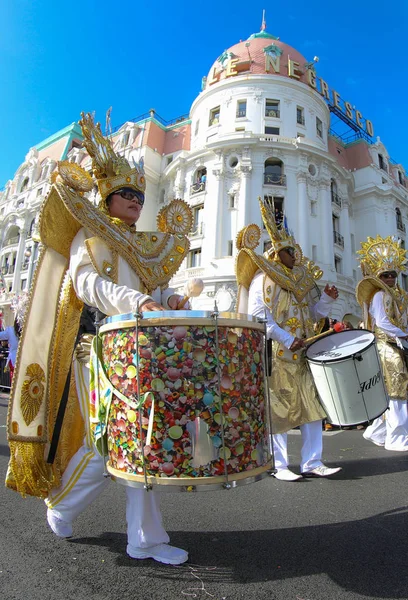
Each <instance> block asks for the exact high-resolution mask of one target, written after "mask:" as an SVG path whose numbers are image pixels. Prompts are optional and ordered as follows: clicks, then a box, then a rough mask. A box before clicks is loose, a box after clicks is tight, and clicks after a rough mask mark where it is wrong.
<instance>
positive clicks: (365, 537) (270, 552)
mask: <svg viewBox="0 0 408 600" xmlns="http://www.w3.org/2000/svg"><path fill="white" fill-rule="evenodd" d="M367 502H369V499H367ZM407 509H408V507H407V506H404V507H401V508H399V509H396V510H393V511H388V512H384V513H381V514H378V515H376V516H374V517H371V518H368V519H363V520H357V521H349V522H345V523H338V524H330V525H320V526H306V527H296V528H286V529H275V530H274V529H271V530H268V531H229V532H228V531H225V532H219V531H207V532H199V533H197V532H182V531H173V532H170V536H171V541H172V543H173V544H175V545H179V546H180V547H182V548H186V549H188V550H189V552H190V563H186V564H185V565H182V566H180V567H173V568H170V567H166V566H164V565H161V564H159V563H153V562H152V561H149V562H151V577H153V578H160V579H163V578H164V579H169V580H172V579H175V578H180V576H181V574H182V573H183V572H185V574H186V575H187V574H189V575H191V572H192V570H194V569H196V570H197V572H199V577H200V580H202V581H204V582H210V581H215V580H216V581H218V582H219V583H241V584H244V583H256V582H265V581H278V580H283V579H287V578H296V577H308V576H311V575H315V574H321V573H324V574H326V575H327V577H329V578H330V579H331V580H332V581H334V582H336V584H337V585H338V586H339V587H340V588H342V589H344V590H347V591H350V592H354V593H357V594H361V595H362V596H365V597H369V598H394V599H398V598H401V599H404V600H406V598H407V589H408V570H407V569H406V553H407V535H406V523H407V517H408V515H407ZM71 543H73V544H89V545H96V546H105V547H107V548H109V549H110V550H111V551H112V552H115V553H118V554H121V556H119V557H118V559H117V561H118V564H119V566H124V565H126V566H127V567H129V566H134V567H135V568H138V567H140V566H141V564H142V563H143V564H146V561H140V562H139V561H134V560H133V561H132V560H131V559H128V558H127V557H126V556H123V554H122V553H123V548H124V546H125V545H126V536H125V535H124V534H117V533H106V534H104V535H102V536H101V537H99V538H85V539H84V538H82V539H74V540H72V541H71Z"/></svg>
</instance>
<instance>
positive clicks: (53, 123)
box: [0, 0, 408, 188]
mask: <svg viewBox="0 0 408 600" xmlns="http://www.w3.org/2000/svg"><path fill="white" fill-rule="evenodd" d="M2 4H3V6H2V23H1V35H0V57H1V59H0V81H1V82H2V93H1V94H0V114H1V116H2V118H1V122H2V124H1V138H2V139H1V143H2V150H3V151H2V153H1V162H0V188H2V187H3V185H4V184H5V183H6V182H7V180H8V179H12V178H13V177H14V173H15V171H16V170H17V168H18V167H19V165H20V164H21V163H22V162H24V157H25V155H26V153H27V152H28V150H29V149H30V147H32V146H34V145H36V144H38V143H39V142H41V141H43V140H44V139H45V138H47V137H48V136H50V135H52V134H53V133H55V132H56V131H58V130H59V129H62V128H63V127H66V126H67V125H69V124H70V123H72V122H73V121H76V120H78V118H79V115H80V112H81V111H82V110H85V111H96V116H97V119H99V120H101V122H102V123H103V122H104V118H105V113H106V110H107V108H109V107H110V106H112V107H113V108H112V127H115V126H117V125H120V124H121V123H123V122H124V121H126V120H127V119H132V118H134V117H137V116H139V115H140V114H142V113H144V112H147V111H148V110H149V109H150V108H155V109H156V111H157V113H158V114H159V115H160V116H162V117H163V118H164V119H166V120H170V119H173V118H175V117H177V116H180V115H182V114H184V113H188V112H189V109H190V106H191V104H192V102H193V100H194V99H195V97H196V96H197V95H198V93H199V91H200V85H201V78H202V77H203V75H207V74H208V71H209V69H210V67H211V65H212V63H213V62H214V61H215V60H216V59H217V58H218V56H219V55H220V54H221V53H222V52H223V51H224V50H225V49H227V48H229V47H230V46H232V45H234V44H235V43H237V42H239V41H240V40H244V39H247V38H248V37H249V36H250V35H251V34H252V33H255V32H257V31H259V29H260V26H261V21H262V10H263V9H265V10H266V23H267V31H268V32H269V33H271V34H273V35H275V36H277V37H279V38H280V39H281V40H282V41H283V42H286V43H288V44H289V45H291V46H293V47H294V48H296V49H297V50H299V51H300V52H301V53H302V54H303V55H304V56H305V58H306V59H307V60H311V59H313V57H314V56H315V55H318V56H319V63H318V65H317V74H318V75H319V76H320V77H322V78H323V79H325V80H326V81H327V83H328V84H329V87H330V88H334V89H336V90H337V91H338V92H339V94H340V96H341V97H342V98H344V99H346V100H349V101H350V103H351V104H353V105H355V106H356V108H357V109H359V110H360V112H361V113H362V114H363V116H364V117H366V118H368V119H370V120H371V121H372V122H373V124H374V130H375V135H376V136H377V135H379V136H380V137H381V139H382V141H383V142H384V143H385V145H386V147H387V148H388V151H389V153H390V155H391V157H392V158H393V159H394V160H396V161H397V162H401V163H402V164H403V165H404V166H405V168H406V169H407V170H408V145H407V137H408V125H407V123H408V117H407V112H408V111H407V107H406V92H407V78H406V75H405V65H406V58H407V50H406V37H407V31H408V28H407V25H408V2H406V0H395V1H394V2H392V3H390V4H387V3H384V2H379V1H378V0H370V1H367V0H355V1H354V2H342V3H339V2H331V3H330V2H327V0H315V1H314V2H313V3H310V4H309V3H305V2H304V0H303V1H300V0H293V1H292V2H291V3H290V4H289V3H288V4H287V5H286V6H285V4H284V3H283V2H281V3H277V2H273V3H272V2H266V0H261V1H258V0H252V2H242V1H241V0H236V1H235V2H234V3H221V2H219V0H218V1H217V2H213V1H212V0H208V1H207V2H200V1H198V2H191V1H187V0H186V1H184V2H179V1H177V0H176V1H174V2H168V1H166V2H164V1H162V0H156V2H151V1H150V2H148V1H145V0H133V2H131V1H127V0H117V1H116V2H107V1H106V0H99V1H95V0H82V2H79V1H77V0H72V1H71V2H69V3H59V2H55V0H54V1H50V0H13V1H12V2H3V3H2Z"/></svg>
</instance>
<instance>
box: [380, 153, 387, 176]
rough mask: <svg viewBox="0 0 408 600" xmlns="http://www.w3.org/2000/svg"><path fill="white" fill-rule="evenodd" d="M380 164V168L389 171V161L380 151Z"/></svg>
mask: <svg viewBox="0 0 408 600" xmlns="http://www.w3.org/2000/svg"><path fill="white" fill-rule="evenodd" d="M378 165H379V167H380V169H382V170H383V171H386V172H387V173H388V168H387V163H386V162H385V160H384V157H383V155H382V154H380V153H379V154H378Z"/></svg>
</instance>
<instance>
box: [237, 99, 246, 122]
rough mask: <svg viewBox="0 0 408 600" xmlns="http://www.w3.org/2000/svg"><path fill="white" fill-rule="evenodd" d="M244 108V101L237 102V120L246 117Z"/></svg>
mask: <svg viewBox="0 0 408 600" xmlns="http://www.w3.org/2000/svg"><path fill="white" fill-rule="evenodd" d="M246 108H247V101H246V100H238V102H237V119H239V118H242V117H246Z"/></svg>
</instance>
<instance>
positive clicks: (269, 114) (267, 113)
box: [265, 108, 280, 119]
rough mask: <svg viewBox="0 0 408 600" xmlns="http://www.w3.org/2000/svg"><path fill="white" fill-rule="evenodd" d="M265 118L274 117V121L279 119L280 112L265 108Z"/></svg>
mask: <svg viewBox="0 0 408 600" xmlns="http://www.w3.org/2000/svg"><path fill="white" fill-rule="evenodd" d="M265 117H274V118H275V119H279V117H280V110H275V109H273V108H269V109H268V108H267V109H266V110H265Z"/></svg>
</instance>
